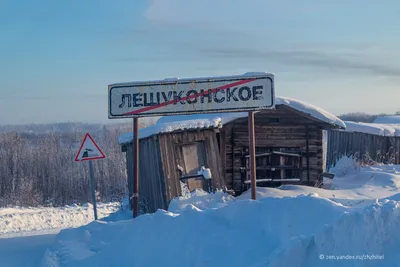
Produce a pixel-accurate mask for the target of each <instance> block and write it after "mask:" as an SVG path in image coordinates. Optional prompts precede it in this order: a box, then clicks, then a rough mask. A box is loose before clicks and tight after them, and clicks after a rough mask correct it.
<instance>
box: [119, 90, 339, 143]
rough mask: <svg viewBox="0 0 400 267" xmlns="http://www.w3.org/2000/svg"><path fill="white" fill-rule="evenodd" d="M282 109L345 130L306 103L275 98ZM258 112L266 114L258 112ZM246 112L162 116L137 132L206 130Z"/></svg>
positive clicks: (127, 137)
mask: <svg viewBox="0 0 400 267" xmlns="http://www.w3.org/2000/svg"><path fill="white" fill-rule="evenodd" d="M282 107H284V108H285V109H288V110H291V111H293V112H295V113H297V114H299V115H301V116H303V117H306V118H308V119H310V120H313V121H315V122H316V123H319V124H322V125H324V126H325V127H326V128H337V129H345V128H346V124H345V123H344V122H343V121H342V120H340V119H339V118H337V117H336V116H335V115H333V114H331V113H329V112H327V111H325V110H323V109H321V108H319V107H317V106H314V105H311V104H308V103H305V102H303V101H300V100H296V99H293V98H288V97H276V98H275V108H276V109H279V108H282ZM258 112H268V110H265V111H258ZM258 112H257V113H258ZM247 115H248V113H247V112H232V113H212V114H195V115H181V116H164V117H161V118H160V119H159V120H158V121H157V123H156V124H154V125H151V126H149V127H146V128H143V129H140V130H139V138H140V139H142V138H147V137H150V136H152V135H156V134H159V133H170V132H176V131H185V130H195V129H208V128H218V127H222V126H223V125H224V124H226V123H229V122H232V121H234V120H236V119H239V118H244V117H246V116H247ZM132 138H133V134H132V132H130V133H126V134H124V135H121V136H120V138H119V144H120V145H124V144H127V143H130V142H132Z"/></svg>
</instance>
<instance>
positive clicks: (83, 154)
mask: <svg viewBox="0 0 400 267" xmlns="http://www.w3.org/2000/svg"><path fill="white" fill-rule="evenodd" d="M105 157H106V156H105V155H104V153H103V151H101V149H100V147H99V146H98V145H97V144H96V142H95V141H94V140H93V138H92V136H91V135H90V134H89V133H87V134H86V135H85V138H83V141H82V144H81V147H80V148H79V151H78V153H77V154H76V157H75V161H78V162H79V161H89V176H90V188H91V191H92V202H93V212H94V219H95V220H97V205H96V183H95V181H94V171H93V164H92V160H95V159H104V158H105Z"/></svg>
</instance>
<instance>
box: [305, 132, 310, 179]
mask: <svg viewBox="0 0 400 267" xmlns="http://www.w3.org/2000/svg"><path fill="white" fill-rule="evenodd" d="M306 157H307V185H309V184H310V148H309V130H308V125H306Z"/></svg>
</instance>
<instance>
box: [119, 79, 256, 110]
mask: <svg viewBox="0 0 400 267" xmlns="http://www.w3.org/2000/svg"><path fill="white" fill-rule="evenodd" d="M254 80H256V79H248V80H241V81H238V82H234V83H230V84H226V85H223V86H220V87H216V88H213V89H211V91H210V93H215V92H217V91H219V90H226V89H228V88H231V87H234V86H238V85H242V84H245V83H248V82H252V81H254ZM208 92H209V91H208V90H205V91H204V92H203V93H201V92H200V93H197V94H193V95H190V96H185V97H181V98H180V99H173V100H170V101H167V102H163V103H160V104H158V105H155V106H149V107H145V108H141V109H138V110H134V111H131V112H128V113H124V115H133V114H139V113H142V112H145V111H149V110H152V109H156V108H161V107H164V106H168V105H171V104H175V103H178V102H180V101H185V100H188V99H192V98H196V97H199V96H204V95H208Z"/></svg>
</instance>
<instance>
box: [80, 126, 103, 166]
mask: <svg viewBox="0 0 400 267" xmlns="http://www.w3.org/2000/svg"><path fill="white" fill-rule="evenodd" d="M105 157H106V156H105V155H104V153H103V151H101V149H100V147H99V146H98V145H97V144H96V142H95V141H94V140H93V138H92V136H91V135H90V134H89V133H87V134H86V135H85V138H84V139H83V141H82V144H81V147H80V148H79V151H78V153H77V154H76V157H75V161H85V160H95V159H104V158H105Z"/></svg>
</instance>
